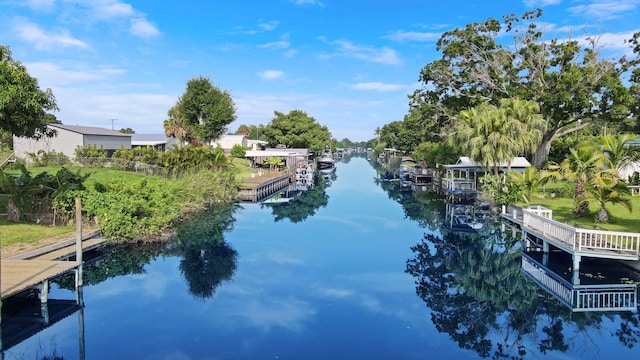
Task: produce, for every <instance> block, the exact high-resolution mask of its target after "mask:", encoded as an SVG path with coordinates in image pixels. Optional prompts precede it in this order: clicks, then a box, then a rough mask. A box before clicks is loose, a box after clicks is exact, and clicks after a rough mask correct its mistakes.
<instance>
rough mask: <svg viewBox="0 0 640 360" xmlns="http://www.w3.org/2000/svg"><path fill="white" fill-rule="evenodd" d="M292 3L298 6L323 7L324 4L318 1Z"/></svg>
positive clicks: (294, 0) (296, 1) (304, 0)
mask: <svg viewBox="0 0 640 360" xmlns="http://www.w3.org/2000/svg"><path fill="white" fill-rule="evenodd" d="M291 2H292V3H294V4H296V5H298V6H305V5H312V6H320V7H323V6H324V4H323V3H322V2H320V1H318V0H291Z"/></svg>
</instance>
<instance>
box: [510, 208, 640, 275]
mask: <svg viewBox="0 0 640 360" xmlns="http://www.w3.org/2000/svg"><path fill="white" fill-rule="evenodd" d="M502 218H503V219H505V220H507V221H509V222H510V223H513V224H515V225H516V226H517V227H519V228H520V229H521V231H522V233H523V239H525V241H527V243H528V244H532V245H537V246H540V244H539V242H542V245H541V246H542V248H543V251H544V253H549V246H550V245H553V246H555V247H556V248H558V249H560V250H562V251H565V252H567V253H569V254H571V255H572V257H573V271H574V272H577V271H578V270H579V268H580V260H581V259H582V257H595V258H603V259H611V260H633V261H638V260H640V233H630V232H620V231H606V230H593V229H583V228H577V227H573V226H570V225H567V224H564V223H561V222H559V221H556V220H553V219H552V214H551V210H549V209H546V208H544V207H541V206H535V207H530V208H521V207H518V206H514V205H509V207H508V208H507V209H505V210H504V211H503V213H502Z"/></svg>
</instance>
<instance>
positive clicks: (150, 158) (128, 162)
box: [111, 146, 164, 171]
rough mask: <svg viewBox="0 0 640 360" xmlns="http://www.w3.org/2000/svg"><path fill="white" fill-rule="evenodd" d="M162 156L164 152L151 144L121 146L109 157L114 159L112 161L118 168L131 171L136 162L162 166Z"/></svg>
mask: <svg viewBox="0 0 640 360" xmlns="http://www.w3.org/2000/svg"><path fill="white" fill-rule="evenodd" d="M163 156H164V152H162V151H160V150H157V149H155V148H153V147H151V146H145V147H135V148H131V149H127V148H125V147H121V148H120V149H118V150H116V151H114V152H113V154H112V155H111V158H112V160H114V161H113V163H114V165H115V166H116V168H117V169H118V170H127V171H133V170H135V166H136V163H142V164H147V165H155V166H162V164H163V162H162V157H163ZM116 159H117V160H116Z"/></svg>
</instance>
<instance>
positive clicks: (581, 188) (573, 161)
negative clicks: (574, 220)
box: [549, 142, 605, 217]
mask: <svg viewBox="0 0 640 360" xmlns="http://www.w3.org/2000/svg"><path fill="white" fill-rule="evenodd" d="M569 151H570V154H569V156H567V157H566V158H565V159H564V160H563V161H562V162H561V163H560V164H551V165H550V166H549V169H550V170H552V172H553V176H554V177H557V178H561V179H565V180H569V181H573V182H575V191H574V195H573V215H574V216H577V217H580V216H583V215H584V214H586V213H587V211H588V210H589V202H588V201H586V200H585V199H584V198H583V197H584V194H585V193H586V186H587V184H589V182H590V180H591V179H592V177H593V176H594V175H595V174H597V173H598V172H599V171H602V170H603V166H604V162H605V158H604V155H603V154H602V152H600V151H594V149H593V144H592V143H590V142H583V143H581V144H580V145H578V147H577V148H575V149H569Z"/></svg>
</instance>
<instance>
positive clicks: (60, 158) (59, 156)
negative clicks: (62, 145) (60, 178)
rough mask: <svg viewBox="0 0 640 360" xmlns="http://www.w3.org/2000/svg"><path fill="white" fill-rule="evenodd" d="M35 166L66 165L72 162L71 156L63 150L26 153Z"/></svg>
mask: <svg viewBox="0 0 640 360" xmlns="http://www.w3.org/2000/svg"><path fill="white" fill-rule="evenodd" d="M26 156H27V158H28V159H29V160H30V161H31V162H32V164H33V166H36V167H42V166H64V165H67V164H69V163H70V160H69V157H68V156H67V155H65V154H64V153H62V152H55V151H44V150H38V153H37V154H36V153H26Z"/></svg>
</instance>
